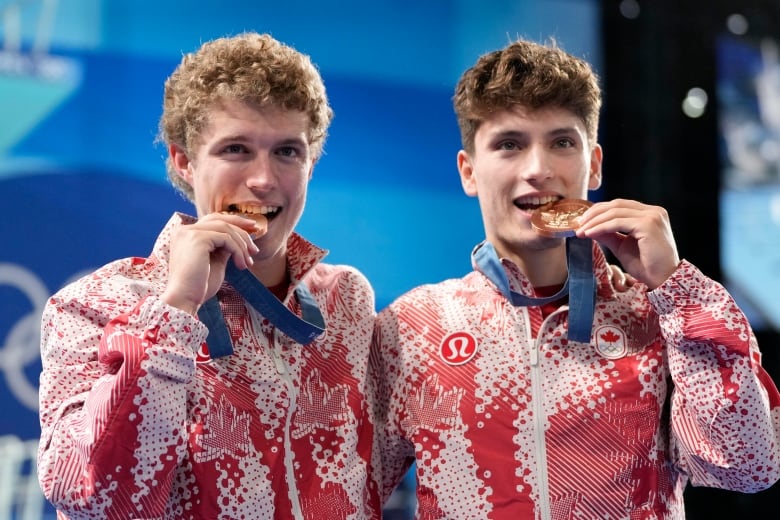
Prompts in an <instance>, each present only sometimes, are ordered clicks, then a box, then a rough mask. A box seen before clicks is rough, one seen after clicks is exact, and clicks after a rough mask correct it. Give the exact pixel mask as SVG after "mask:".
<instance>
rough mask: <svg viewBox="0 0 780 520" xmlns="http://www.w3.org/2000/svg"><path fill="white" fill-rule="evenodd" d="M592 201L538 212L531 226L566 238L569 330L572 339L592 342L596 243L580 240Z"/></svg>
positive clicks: (577, 201)
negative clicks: (582, 222)
mask: <svg viewBox="0 0 780 520" xmlns="http://www.w3.org/2000/svg"><path fill="white" fill-rule="evenodd" d="M592 205H593V203H592V202H589V201H587V200H580V199H562V200H559V201H556V202H553V203H552V204H547V205H545V206H542V207H541V208H539V209H537V210H536V211H534V213H533V215H531V225H532V226H533V228H534V230H535V231H536V232H537V233H538V234H540V235H542V236H546V237H558V238H564V237H565V238H566V264H567V267H568V271H569V278H568V285H569V331H568V337H569V339H570V340H574V341H581V342H589V341H590V333H591V329H592V327H593V310H594V306H595V295H596V293H595V279H594V276H593V249H592V241H591V240H590V239H588V238H577V237H576V236H575V235H576V230H577V228H578V227H579V223H578V222H577V217H579V216H580V215H582V214H583V213H585V211H587V209H588V208H589V207H591V206H592Z"/></svg>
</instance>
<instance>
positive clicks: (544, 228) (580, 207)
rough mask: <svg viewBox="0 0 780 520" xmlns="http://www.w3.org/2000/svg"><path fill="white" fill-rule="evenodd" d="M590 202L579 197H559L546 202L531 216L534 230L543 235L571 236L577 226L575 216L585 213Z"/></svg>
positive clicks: (590, 204)
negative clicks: (556, 199)
mask: <svg viewBox="0 0 780 520" xmlns="http://www.w3.org/2000/svg"><path fill="white" fill-rule="evenodd" d="M592 205H593V203H592V202H590V201H587V200H580V199H561V200H558V201H555V202H553V203H551V204H546V205H544V206H542V207H540V208H539V209H537V210H536V211H534V213H533V215H532V216H531V225H532V226H533V228H534V230H535V231H536V232H537V233H539V234H540V235H542V236H545V237H556V238H563V237H572V236H574V235H575V230H576V229H577V228H578V227H579V224H578V223H577V220H576V219H577V217H579V216H580V215H582V214H583V213H585V210H587V209H588V208H589V207H591V206H592Z"/></svg>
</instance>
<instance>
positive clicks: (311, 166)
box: [307, 159, 318, 180]
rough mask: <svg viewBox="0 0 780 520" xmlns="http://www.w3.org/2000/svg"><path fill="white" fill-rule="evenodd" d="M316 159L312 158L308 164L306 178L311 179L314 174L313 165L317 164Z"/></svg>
mask: <svg viewBox="0 0 780 520" xmlns="http://www.w3.org/2000/svg"><path fill="white" fill-rule="evenodd" d="M317 160H318V159H314V160H313V161H312V162H311V164H310V165H309V175H308V177H307V179H308V180H311V178H312V176H313V175H314V166H315V165H316V164H317Z"/></svg>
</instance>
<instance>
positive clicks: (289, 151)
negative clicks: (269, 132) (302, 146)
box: [276, 146, 299, 157]
mask: <svg viewBox="0 0 780 520" xmlns="http://www.w3.org/2000/svg"><path fill="white" fill-rule="evenodd" d="M276 153H277V154H278V155H281V156H284V157H297V156H298V155H299V152H298V149H297V148H295V147H294V146H280V147H279V148H278V149H277V150H276Z"/></svg>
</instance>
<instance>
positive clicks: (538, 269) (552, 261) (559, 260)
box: [496, 241, 568, 287]
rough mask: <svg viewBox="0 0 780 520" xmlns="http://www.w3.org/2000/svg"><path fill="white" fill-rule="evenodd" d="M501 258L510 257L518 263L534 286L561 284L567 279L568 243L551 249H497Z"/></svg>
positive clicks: (562, 243)
mask: <svg viewBox="0 0 780 520" xmlns="http://www.w3.org/2000/svg"><path fill="white" fill-rule="evenodd" d="M496 252H497V253H498V256H499V257H500V258H501V257H503V258H508V259H509V260H511V261H513V262H514V263H516V264H517V266H518V267H519V268H520V270H521V271H522V272H523V274H524V275H525V276H526V277H527V278H528V281H529V282H531V285H532V286H534V287H547V286H551V285H560V284H562V283H564V282H565V281H566V277H567V276H568V271H567V268H566V244H565V243H564V242H563V241H561V245H560V246H557V247H554V248H549V249H527V248H525V249H522V250H520V251H512V252H503V251H499V250H496Z"/></svg>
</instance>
